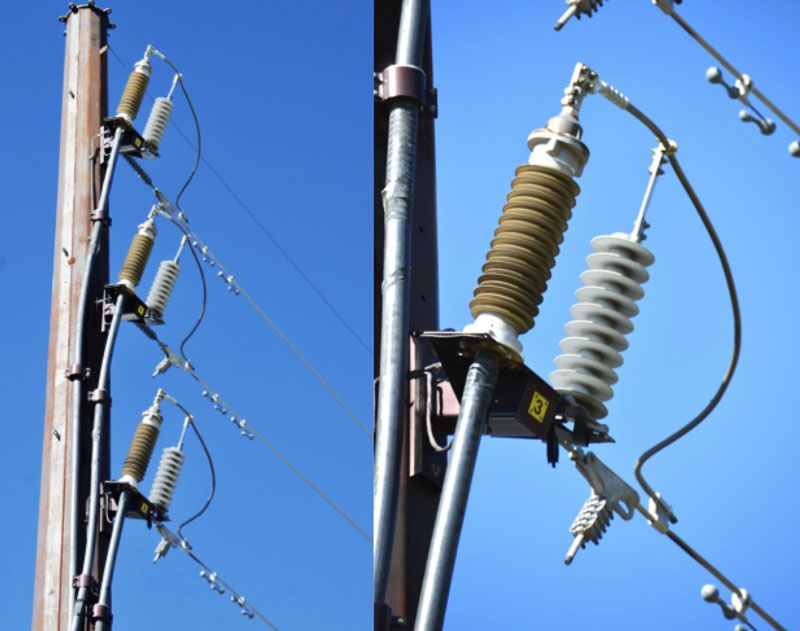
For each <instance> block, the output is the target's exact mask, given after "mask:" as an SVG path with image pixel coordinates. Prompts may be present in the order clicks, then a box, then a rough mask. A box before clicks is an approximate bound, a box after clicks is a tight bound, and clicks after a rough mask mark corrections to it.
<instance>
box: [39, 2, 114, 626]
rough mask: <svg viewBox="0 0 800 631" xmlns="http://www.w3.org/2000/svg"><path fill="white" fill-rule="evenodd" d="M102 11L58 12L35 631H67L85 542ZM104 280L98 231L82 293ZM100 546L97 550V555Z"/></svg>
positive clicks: (103, 97)
mask: <svg viewBox="0 0 800 631" xmlns="http://www.w3.org/2000/svg"><path fill="white" fill-rule="evenodd" d="M108 13H109V11H108V10H103V9H100V8H98V7H96V6H94V4H93V3H92V4H86V5H81V6H74V5H72V6H71V7H70V9H69V11H68V13H67V14H66V15H65V16H64V17H63V18H62V21H64V22H65V25H66V31H65V35H66V48H65V57H64V87H63V97H62V112H61V155H60V160H59V183H58V202H57V210H56V229H55V249H54V250H55V253H54V259H53V290H52V303H51V312H50V341H49V349H48V365H47V393H46V401H45V423H44V438H43V445H42V477H41V491H40V499H39V525H38V541H37V554H36V571H35V583H34V599H33V623H32V629H34V631H63V630H64V629H67V628H69V609H70V604H71V602H72V595H73V591H72V587H71V583H72V573H73V572H74V559H75V557H74V555H71V554H70V541H71V540H72V539H73V535H74V536H75V538H76V539H77V542H78V544H79V545H82V544H83V539H84V536H83V533H82V532H77V533H76V532H74V530H75V523H74V515H75V514H76V513H75V511H74V509H75V508H76V507H75V506H74V505H75V504H77V507H81V506H85V501H86V496H87V491H88V475H87V474H88V465H89V463H88V460H87V459H86V458H85V456H86V454H88V452H89V441H90V439H91V437H90V436H89V433H88V432H83V436H82V437H81V439H80V441H78V443H77V444H76V437H75V435H74V428H73V426H72V423H71V416H72V409H73V404H75V405H79V406H81V407H82V408H83V413H82V417H83V418H88V417H89V416H90V414H89V412H90V410H89V405H88V402H86V401H80V400H79V401H75V400H74V399H75V397H76V394H75V393H74V392H73V384H70V381H69V379H86V381H85V382H84V386H85V387H84V388H83V391H84V392H85V391H86V390H88V389H89V388H90V387H91V386H92V383H93V382H94V381H95V380H96V375H97V368H98V364H99V361H100V356H99V355H100V352H101V351H102V348H103V341H104V335H102V334H101V333H100V326H99V324H100V313H99V312H98V310H97V309H88V310H87V313H86V314H85V316H86V320H85V321H84V322H83V323H82V324H83V328H84V330H85V335H84V346H83V347H84V352H83V359H82V362H81V364H82V365H81V366H72V365H71V362H72V361H73V358H74V357H76V356H79V355H80V353H77V352H76V350H77V349H76V347H75V345H76V338H75V332H76V328H77V327H76V320H77V318H78V313H79V302H80V296H81V290H82V288H83V283H84V272H85V268H86V264H87V259H88V252H89V241H90V232H91V219H90V216H91V213H92V211H93V210H94V209H95V203H96V201H95V200H96V199H97V196H98V194H99V190H98V188H99V185H100V183H101V182H102V173H103V168H102V167H100V165H99V164H98V163H97V162H96V161H95V160H93V156H95V155H96V154H98V153H99V152H101V148H100V147H101V145H100V144H99V138H98V134H99V132H100V126H101V124H102V120H103V117H104V116H105V115H106V109H107V93H106V85H107V65H106V57H105V51H106V44H107V31H108V28H110V25H109V20H108ZM107 280H108V241H107V239H106V238H105V236H103V237H102V238H101V239H100V240H99V254H98V257H97V258H96V260H95V264H94V266H93V274H92V278H91V279H90V283H89V284H90V287H89V292H88V293H89V295H90V296H91V297H96V296H97V295H99V294H100V293H101V292H102V287H103V285H104V284H105V283H106V282H107ZM87 369H88V373H89V376H88V378H87V377H86V371H87ZM75 390H76V391H79V389H77V388H76V389H75ZM105 448H107V446H105ZM73 454H75V455H77V457H79V458H81V459H82V465H81V466H80V467H79V470H78V472H77V473H78V476H79V477H80V480H78V482H79V484H78V485H77V486H74V485H73V479H72V478H73V476H72V475H71V472H70V459H71V456H72V455H73ZM106 462H107V459H106ZM106 466H107V465H106ZM76 488H77V492H75V489H76ZM80 530H83V528H82V526H81V527H80V528H79V531H80ZM103 548H104V546H103ZM102 552H103V550H102V549H101V559H102Z"/></svg>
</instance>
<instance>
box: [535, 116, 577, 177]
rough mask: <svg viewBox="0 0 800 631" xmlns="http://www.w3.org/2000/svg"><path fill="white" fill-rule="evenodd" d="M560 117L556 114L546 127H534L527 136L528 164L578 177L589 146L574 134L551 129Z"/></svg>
mask: <svg viewBox="0 0 800 631" xmlns="http://www.w3.org/2000/svg"><path fill="white" fill-rule="evenodd" d="M562 118H563V117H561V116H556V117H555V118H553V119H551V120H550V122H548V124H547V127H545V128H542V129H536V130H534V131H532V132H531V134H530V136H528V149H530V150H531V155H530V158H528V164H536V165H539V166H544V167H549V168H551V169H556V170H557V171H560V172H561V173H564V174H565V175H568V176H569V177H580V176H581V174H582V173H583V167H584V166H585V165H586V162H587V161H588V160H589V148H588V147H587V146H586V145H585V144H583V143H582V142H581V141H580V140H579V139H578V138H576V137H575V136H572V135H569V134H566V133H562V132H559V131H554V130H553V129H552V128H553V127H554V126H555V125H556V122H561V119H562ZM565 122H567V123H571V122H572V121H565Z"/></svg>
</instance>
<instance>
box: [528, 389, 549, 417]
mask: <svg viewBox="0 0 800 631" xmlns="http://www.w3.org/2000/svg"><path fill="white" fill-rule="evenodd" d="M549 405H550V402H549V401H548V400H547V399H545V398H544V397H543V396H542V395H541V394H539V393H538V392H535V391H534V393H533V397H531V404H530V405H529V406H528V414H530V415H531V416H532V417H533V418H535V419H536V420H537V421H539V422H540V423H541V422H542V421H544V415H545V414H547V408H548V406H549Z"/></svg>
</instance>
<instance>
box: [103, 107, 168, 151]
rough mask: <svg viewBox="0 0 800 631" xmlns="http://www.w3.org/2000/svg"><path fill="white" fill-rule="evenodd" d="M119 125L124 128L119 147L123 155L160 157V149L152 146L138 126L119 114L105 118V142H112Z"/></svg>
mask: <svg viewBox="0 0 800 631" xmlns="http://www.w3.org/2000/svg"><path fill="white" fill-rule="evenodd" d="M118 127H121V128H122V129H123V134H122V144H121V146H120V149H119V152H120V154H121V155H131V156H135V157H137V158H144V159H148V158H157V157H158V151H156V150H155V149H154V148H153V147H151V146H150V144H149V143H148V142H147V141H146V140H145V139H144V137H143V136H142V135H141V134H140V133H139V132H138V131H137V130H136V128H135V127H134V126H133V125H131V124H130V123H129V122H128V121H126V120H125V119H124V118H120V117H118V116H109V117H108V118H104V119H103V132H104V134H103V138H104V144H106V143H107V142H110V139H111V138H113V137H114V132H115V131H116V129H117V128H118ZM107 139H108V140H107Z"/></svg>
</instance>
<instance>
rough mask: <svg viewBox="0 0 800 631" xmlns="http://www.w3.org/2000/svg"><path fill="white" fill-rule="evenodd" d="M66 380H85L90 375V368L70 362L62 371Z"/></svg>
mask: <svg viewBox="0 0 800 631" xmlns="http://www.w3.org/2000/svg"><path fill="white" fill-rule="evenodd" d="M64 375H65V376H66V378H67V380H68V381H86V380H87V379H88V378H89V375H91V370H90V369H89V368H88V367H87V368H84V367H83V366H81V365H80V364H72V366H71V367H70V368H67V369H66V370H65V371H64Z"/></svg>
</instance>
